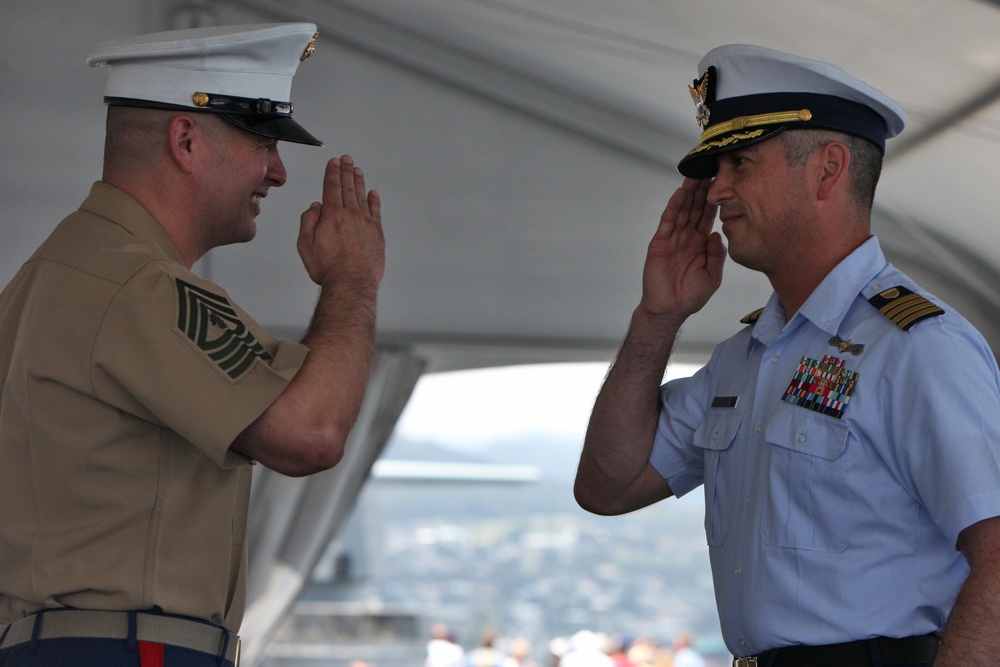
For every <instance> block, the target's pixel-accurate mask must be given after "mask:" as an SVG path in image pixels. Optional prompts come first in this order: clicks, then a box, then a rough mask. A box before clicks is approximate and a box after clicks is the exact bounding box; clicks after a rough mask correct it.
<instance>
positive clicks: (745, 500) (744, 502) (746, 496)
mask: <svg viewBox="0 0 1000 667" xmlns="http://www.w3.org/2000/svg"><path fill="white" fill-rule="evenodd" d="M743 504H744V505H747V506H748V507H749V505H750V494H749V493H748V494H747V495H745V496H743Z"/></svg>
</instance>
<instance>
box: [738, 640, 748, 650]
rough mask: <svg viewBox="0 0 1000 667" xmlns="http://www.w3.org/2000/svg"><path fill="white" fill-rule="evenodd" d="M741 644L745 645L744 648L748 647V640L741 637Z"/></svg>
mask: <svg viewBox="0 0 1000 667" xmlns="http://www.w3.org/2000/svg"><path fill="white" fill-rule="evenodd" d="M740 646H741V647H743V648H746V647H747V640H745V639H741V640H740Z"/></svg>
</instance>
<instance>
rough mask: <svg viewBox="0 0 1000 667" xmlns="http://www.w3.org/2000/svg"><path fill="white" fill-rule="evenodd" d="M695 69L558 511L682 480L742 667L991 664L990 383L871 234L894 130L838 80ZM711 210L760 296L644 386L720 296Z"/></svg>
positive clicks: (656, 496)
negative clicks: (664, 199)
mask: <svg viewBox="0 0 1000 667" xmlns="http://www.w3.org/2000/svg"><path fill="white" fill-rule="evenodd" d="M699 72H700V73H702V77H701V78H700V79H699V80H697V81H695V82H694V85H693V86H692V87H691V95H692V98H693V99H694V101H695V104H696V107H697V117H698V120H699V123H700V124H701V125H702V127H703V129H704V132H703V134H702V137H701V142H700V143H699V145H698V146H697V147H696V148H695V149H694V150H692V151H691V152H690V153H689V154H688V155H687V156H686V157H685V158H684V159H683V160H682V161H681V163H680V166H679V169H680V171H681V173H682V174H684V175H685V176H687V177H688V178H687V179H686V180H685V182H684V184H683V185H682V186H681V188H679V189H678V190H677V192H676V193H675V194H674V196H673V197H672V198H671V200H670V203H669V204H668V205H667V209H666V211H665V212H664V214H663V217H662V218H661V220H660V226H659V228H658V230H657V232H656V235H655V236H654V238H653V240H652V241H651V242H650V245H649V252H648V255H647V260H646V265H645V268H644V273H643V297H642V301H641V302H640V305H639V307H638V308H637V309H636V310H635V312H634V314H633V317H632V322H631V327H630V330H629V334H628V336H627V337H626V340H625V342H624V344H623V346H622V349H621V352H620V354H619V357H618V359H617V360H616V361H615V364H614V365H613V367H612V370H611V372H610V373H609V376H608V379H607V381H606V383H605V386H604V388H603V389H602V392H601V395H600V396H599V398H598V401H597V403H596V405H595V408H594V413H593V416H592V418H591V423H590V428H589V430H588V434H587V440H586V443H585V446H584V451H583V453H582V455H581V459H580V468H579V471H578V474H577V481H576V488H575V492H576V496H577V499H578V501H579V502H580V504H581V506H583V507H584V508H585V509H588V510H590V511H593V512H597V513H600V514H620V513H624V512H628V511H632V510H635V509H638V508H640V507H644V506H646V505H649V504H651V503H653V502H656V501H658V500H660V499H662V498H666V497H668V496H671V495H676V496H680V495H683V494H685V493H687V492H688V491H690V490H692V489H694V488H696V487H697V486H699V485H702V484H704V486H705V503H706V520H705V529H706V535H707V539H708V544H709V546H710V553H711V559H712V569H713V574H714V579H715V588H716V597H717V601H718V606H719V614H720V618H721V622H722V631H723V634H724V637H725V640H726V643H727V646H728V647H729V649H730V650H731V651H732V652H733V654H734V655H736V656H739V657H738V659H737V660H735V664H736V665H738V666H740V667H744V666H750V665H761V666H764V665H770V666H773V667H784V666H788V665H802V666H808V667H818V666H819V667H821V666H822V665H875V666H878V667H888V666H890V665H896V666H903V665H906V666H911V665H930V664H932V663H933V664H935V665H963V666H966V667H968V666H970V665H986V664H995V662H996V660H997V656H998V655H1000V652H998V650H997V644H998V643H1000V633H998V632H997V630H998V627H1000V606H998V605H1000V603H998V590H1000V556H998V554H1000V519H998V518H996V517H998V516H1000V372H998V369H997V362H996V360H995V358H994V356H993V354H992V353H991V351H990V349H989V348H988V346H987V345H986V342H985V341H984V340H983V338H982V336H981V335H980V334H979V333H978V332H977V331H976V330H975V329H974V328H973V327H972V326H971V325H970V324H969V323H968V322H967V321H965V320H964V319H963V318H962V317H961V316H960V315H958V314H957V313H956V312H955V311H954V310H952V309H951V308H949V307H948V306H946V305H944V304H942V303H941V302H940V301H939V300H937V299H936V298H934V297H933V296H931V295H929V294H927V293H926V292H924V291H923V290H921V289H920V288H919V287H918V286H917V285H916V284H914V283H913V281H912V280H910V279H909V278H908V277H907V276H905V275H904V274H902V273H901V272H899V271H898V270H897V269H896V268H894V267H893V266H891V265H890V264H888V263H887V262H886V259H885V257H884V256H883V254H882V251H881V249H880V247H879V243H878V240H877V239H876V238H875V237H874V236H872V235H871V231H870V210H871V205H872V200H873V197H874V190H875V184H876V183H877V180H878V175H879V171H880V168H881V159H882V154H883V152H884V142H885V139H886V138H888V137H892V136H894V135H895V134H898V132H899V131H901V130H902V127H903V124H904V122H905V117H904V115H903V112H902V110H901V109H899V107H898V106H897V105H896V104H895V103H894V102H892V100H890V99H889V98H887V97H886V96H885V95H883V94H882V93H880V92H879V91H877V90H875V89H873V88H871V87H870V86H868V85H866V84H864V83H862V82H860V81H858V80H857V79H854V78H853V77H851V76H850V75H848V74H846V73H845V72H843V71H842V70H840V69H838V68H835V67H833V66H831V65H828V64H826V63H819V62H816V61H810V60H806V59H803V58H799V57H797V56H791V55H789V54H784V53H780V52H775V51H771V50H768V49H761V48H759V47H751V46H742V45H734V46H726V47H720V48H718V49H715V50H713V51H712V52H710V53H709V54H708V55H707V56H706V57H705V58H704V59H703V60H702V63H701V65H700V67H699ZM716 214H718V215H719V218H720V220H721V221H722V233H723V234H724V235H725V236H726V238H727V240H728V244H729V247H728V254H729V256H730V257H732V258H733V259H734V260H735V261H737V262H739V263H740V264H743V265H744V266H747V267H749V268H751V269H754V270H757V271H761V272H763V273H764V274H765V275H767V277H768V278H769V280H770V282H771V284H772V286H773V287H774V294H773V295H772V297H771V299H770V301H769V302H768V303H767V305H766V306H765V307H764V308H763V309H761V310H759V311H756V312H754V313H751V314H750V315H748V316H747V317H745V318H744V323H745V325H746V326H745V327H744V328H743V329H742V330H741V331H739V333H737V334H736V335H735V336H733V337H732V338H730V339H728V340H726V341H725V342H723V343H721V344H720V345H719V346H718V347H717V348H716V349H715V351H714V353H713V355H712V357H711V359H710V361H709V363H708V364H707V365H706V366H705V367H704V368H703V369H702V370H701V371H699V372H698V373H697V374H695V376H694V377H692V378H690V379H684V380H677V381H674V382H670V383H667V384H666V385H664V386H663V387H662V388H661V387H660V386H659V383H660V381H661V378H662V377H663V371H664V368H665V366H666V363H667V361H668V360H669V356H670V351H671V349H672V346H673V344H674V342H675V338H676V335H677V332H678V330H679V328H680V326H681V324H682V323H683V322H684V320H685V319H686V318H687V317H688V316H690V315H691V314H693V313H694V312H697V311H698V310H699V309H700V308H701V307H702V306H703V305H704V304H705V303H706V302H707V300H708V299H709V298H710V297H711V295H712V294H713V293H714V292H715V290H716V289H718V287H719V284H720V282H721V277H722V265H723V261H724V259H725V255H726V254H727V248H726V247H725V246H723V243H722V238H721V236H720V234H719V233H718V232H713V231H712V228H713V226H714V222H715V218H716ZM657 397H659V401H658V400H657ZM956 596H957V601H956ZM935 656H936V661H935Z"/></svg>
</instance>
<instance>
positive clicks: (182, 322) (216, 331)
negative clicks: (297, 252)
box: [176, 278, 271, 380]
mask: <svg viewBox="0 0 1000 667" xmlns="http://www.w3.org/2000/svg"><path fill="white" fill-rule="evenodd" d="M176 280H177V293H178V296H179V297H180V299H179V308H178V314H177V327H178V328H179V329H180V330H181V331H183V332H184V334H185V335H186V336H187V337H188V338H189V339H191V341H192V342H193V343H194V344H195V345H197V346H198V349H200V350H202V351H203V352H205V353H206V355H207V356H208V358H209V359H211V360H212V361H213V362H215V364H216V365H217V366H218V367H219V368H220V369H221V370H222V371H223V372H224V373H225V374H226V375H228V376H229V377H231V378H232V379H234V380H237V379H239V378H240V376H242V375H243V374H244V373H246V372H247V371H248V370H250V367H251V366H253V363H254V361H256V360H257V359H263V360H264V361H269V360H270V359H271V355H270V354H268V353H267V351H266V350H265V349H264V346H262V345H261V344H260V343H259V342H258V341H257V339H256V338H254V335H253V333H252V332H251V331H250V330H249V329H248V328H247V326H246V324H244V323H243V320H241V319H240V316H239V314H238V313H237V312H236V309H235V308H233V306H232V304H230V303H229V300H228V299H227V298H226V297H224V296H221V295H219V294H215V293H214V292H209V291H208V290H206V289H203V288H201V287H198V286H197V285H192V284H191V283H189V282H186V281H184V280H181V279H180V278H177V279H176Z"/></svg>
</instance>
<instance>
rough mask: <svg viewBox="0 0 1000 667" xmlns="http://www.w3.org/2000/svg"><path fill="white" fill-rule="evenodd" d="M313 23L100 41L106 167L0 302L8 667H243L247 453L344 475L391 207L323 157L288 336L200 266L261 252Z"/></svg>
mask: <svg viewBox="0 0 1000 667" xmlns="http://www.w3.org/2000/svg"><path fill="white" fill-rule="evenodd" d="M315 35H316V27H315V26H314V25H312V24H302V23H299V24H275V25H264V26H242V27H230V28H208V29H196V30H185V31H175V32H170V33H159V34H155V35H146V36H140V37H136V38H129V39H124V40H118V41H115V42H109V43H106V44H102V45H100V46H99V47H97V48H96V49H95V51H94V52H93V53H92V54H91V55H90V57H89V58H88V62H89V63H90V64H92V65H107V66H108V67H109V77H108V87H107V91H106V98H105V99H106V102H107V103H108V104H109V111H108V129H107V141H106V149H105V165H104V174H103V177H102V180H101V181H100V182H97V183H95V185H94V186H93V189H92V190H91V193H90V196H89V197H88V198H87V199H86V201H85V202H84V203H83V204H82V206H81V207H80V209H79V210H78V211H77V212H75V213H73V214H71V215H70V216H68V217H67V218H66V219H65V220H63V222H62V223H61V224H60V225H59V226H58V227H57V228H56V229H55V231H54V232H53V233H52V235H51V236H50V237H49V239H48V240H46V241H45V243H44V244H43V245H42V246H41V247H40V248H39V249H38V250H37V252H36V253H35V254H34V255H33V256H32V257H31V258H30V259H29V260H28V261H27V263H26V264H25V265H24V266H23V268H22V269H21V270H20V271H19V272H18V274H17V275H16V276H15V277H14V279H13V280H12V281H11V283H10V284H9V285H8V286H7V288H6V289H5V290H4V292H3V294H2V296H0V373H2V374H0V391H2V393H0V666H2V667H13V666H15V665H17V666H20V665H72V664H101V665H126V664H127V665H135V664H140V665H142V667H156V666H158V665H220V664H223V665H232V664H235V663H236V662H237V661H238V651H237V647H238V640H237V637H236V635H235V633H236V632H237V630H238V629H239V625H240V622H241V620H242V616H243V612H244V607H245V578H246V565H247V564H246V546H245V540H246V521H247V504H248V500H249V490H250V472H251V467H250V466H251V464H252V463H253V462H254V461H256V462H260V463H261V464H263V465H266V466H268V467H270V468H272V469H274V470H276V471H278V472H280V473H284V474H288V475H307V474H310V473H313V472H318V471H320V470H324V469H327V468H330V467H331V466H333V465H335V464H336V463H337V462H338V461H339V460H340V458H341V455H342V453H343V447H344V442H345V440H346V438H347V435H348V433H349V431H350V429H351V427H352V426H353V424H354V421H355V420H356V418H357V414H358V411H359V409H360V405H361V400H362V397H363V394H364V390H365V385H366V381H367V378H368V373H369V370H370V364H371V357H372V348H373V337H374V331H375V312H376V297H377V291H378V285H379V282H380V280H381V278H382V273H383V269H384V240H383V236H382V227H381V216H380V210H381V207H380V202H379V198H378V195H377V194H376V193H375V192H374V191H372V192H368V191H367V190H366V188H365V181H364V177H363V175H362V173H361V171H360V170H359V169H357V168H355V167H354V166H353V161H352V160H351V158H350V157H349V156H343V157H341V158H339V159H336V158H335V159H332V160H330V162H329V163H328V165H327V168H326V174H325V178H324V184H323V200H322V202H317V203H314V204H312V205H311V206H310V207H309V208H308V210H306V211H305V212H304V213H303V214H302V217H301V228H300V235H299V240H298V249H299V254H300V256H301V258H302V262H303V264H304V266H305V268H306V271H307V273H308V275H309V277H310V278H311V279H312V280H313V281H314V282H315V283H317V284H318V285H320V287H321V290H320V297H319V301H318V304H317V306H316V312H315V314H314V317H313V322H312V324H311V325H310V328H309V331H308V333H307V334H306V336H305V338H304V339H303V341H302V343H301V344H300V343H293V342H288V341H281V340H277V339H275V338H273V337H271V336H269V335H268V334H267V333H266V332H265V331H264V330H263V329H261V327H260V326H259V325H258V324H257V323H255V322H254V321H253V320H252V319H251V318H250V317H249V316H248V315H247V314H246V313H245V312H243V311H242V310H241V309H240V308H239V306H237V305H236V304H235V303H234V302H233V301H232V299H231V298H230V297H229V296H228V294H227V293H226V292H225V291H224V290H223V289H222V288H221V287H219V286H217V285H214V284H212V283H211V282H209V281H207V280H203V279H201V278H199V277H198V276H196V275H195V274H194V273H192V272H191V270H190V269H191V266H192V265H193V264H194V263H195V262H196V261H197V260H198V259H199V258H200V257H201V256H202V255H203V254H204V253H205V252H207V251H208V250H210V249H211V248H214V247H217V246H220V245H225V244H229V243H237V242H244V241H249V240H250V239H252V238H253V236H254V234H255V231H256V229H255V218H256V216H257V215H258V214H259V213H260V205H261V200H262V199H263V198H264V197H265V196H266V195H267V193H268V190H269V189H270V188H271V187H280V186H281V185H282V184H284V182H285V180H286V178H287V175H286V173H285V170H284V166H283V164H282V162H281V158H280V157H279V155H278V150H277V143H278V141H279V140H287V141H294V142H298V143H306V144H312V145H321V144H320V142H319V141H317V140H316V139H315V138H314V137H313V136H312V135H311V134H309V133H308V132H306V131H305V130H304V129H303V128H301V127H300V126H299V125H298V124H297V123H296V122H295V121H294V120H293V119H292V115H291V103H290V102H287V100H288V99H289V98H290V88H291V79H292V75H293V74H294V72H295V70H296V68H297V67H298V65H299V63H300V61H301V60H304V59H305V58H306V57H308V55H310V54H311V53H312V50H313V49H314V47H315Z"/></svg>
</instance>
